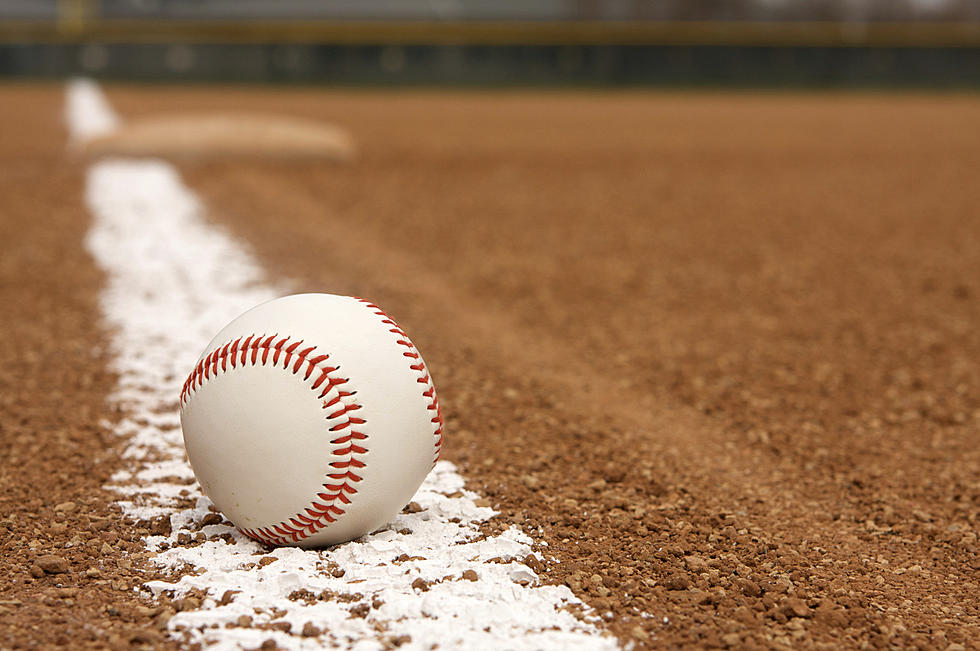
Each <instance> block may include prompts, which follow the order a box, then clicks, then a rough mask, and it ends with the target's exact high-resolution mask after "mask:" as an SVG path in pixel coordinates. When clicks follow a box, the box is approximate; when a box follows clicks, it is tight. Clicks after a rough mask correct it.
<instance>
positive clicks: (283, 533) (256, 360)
mask: <svg viewBox="0 0 980 651" xmlns="http://www.w3.org/2000/svg"><path fill="white" fill-rule="evenodd" d="M277 336H278V335H271V336H269V337H265V336H264V335H249V336H248V337H247V338H243V337H239V338H238V339H236V340H234V341H231V342H228V343H227V344H225V345H224V346H219V347H218V348H216V349H214V350H213V351H211V352H210V353H208V355H207V356H206V357H204V359H202V360H201V361H199V362H198V363H197V366H196V367H195V368H194V370H193V371H191V374H190V375H189V376H188V377H187V380H186V381H185V382H184V386H183V388H182V389H181V391H180V406H181V408H183V407H184V406H185V405H186V404H187V402H188V401H189V400H190V398H191V396H192V395H193V393H194V392H195V391H196V390H197V389H198V388H200V387H201V386H202V385H203V384H204V382H205V380H208V379H210V378H211V376H216V375H217V374H218V372H219V366H220V371H221V372H225V371H227V368H228V366H229V365H230V366H231V368H233V369H234V368H236V367H238V366H245V365H251V366H258V365H261V366H268V365H269V357H270V351H271V356H272V360H271V361H272V363H271V365H272V366H273V367H277V368H282V369H283V370H286V371H291V372H292V374H293V375H296V374H298V373H299V372H300V369H302V368H303V366H304V365H305V366H306V373H305V374H304V375H303V380H304V381H308V380H309V379H310V376H312V375H313V372H314V371H319V372H320V375H319V376H318V377H317V378H316V380H315V381H314V382H313V384H312V385H311V386H310V390H312V391H314V392H317V390H318V389H320V387H321V386H323V385H324V384H326V386H323V388H322V390H320V391H318V392H317V399H323V398H326V397H327V395H328V394H330V393H331V391H333V393H334V394H335V395H333V396H332V397H331V398H330V399H328V400H324V401H323V405H322V409H323V410H324V411H326V412H327V414H326V420H329V421H334V420H336V419H338V418H342V417H343V418H344V420H343V421H341V422H340V423H338V424H336V425H333V426H332V427H329V428H328V431H331V432H336V431H340V432H342V435H341V436H339V437H336V438H334V439H332V440H331V441H330V444H331V445H333V446H335V447H334V449H333V453H332V454H333V455H334V456H346V457H347V458H346V460H344V461H334V462H331V463H330V467H331V468H334V469H335V470H340V471H343V472H331V473H328V474H327V479H328V480H329V482H328V483H324V484H323V489H324V492H322V493H317V494H316V497H317V499H315V500H313V501H312V502H311V503H310V505H309V506H308V507H306V508H305V509H304V510H303V512H302V513H297V514H296V515H294V516H292V517H291V518H289V519H288V520H286V521H283V522H279V523H278V524H274V525H272V526H270V527H260V528H257V529H239V531H241V532H242V533H243V534H245V535H246V536H248V537H249V538H252V539H253V540H257V541H259V542H262V543H266V544H268V545H284V544H289V543H298V542H300V541H302V540H303V539H305V538H308V537H310V536H312V535H313V534H315V533H317V532H318V531H320V530H321V529H324V528H325V527H327V526H328V525H329V524H330V523H331V522H336V520H337V518H338V517H340V516H341V515H343V514H344V509H342V508H341V507H339V506H337V505H336V504H335V503H334V502H340V503H342V504H350V497H349V496H350V495H354V494H355V493H357V488H355V487H354V486H353V484H356V483H357V482H359V481H361V476H360V475H358V474H357V473H355V472H353V471H352V470H351V469H352V468H363V467H364V462H363V461H361V460H360V459H357V458H356V455H361V454H366V453H367V448H366V447H365V446H364V445H363V444H362V443H361V442H363V441H365V440H367V438H368V435H367V434H365V433H364V432H360V431H357V430H356V429H354V427H353V426H354V425H363V424H364V423H365V422H366V421H365V420H364V419H363V418H359V417H357V416H352V415H351V412H353V411H356V410H358V409H360V408H361V405H359V404H356V403H351V404H345V403H344V402H343V399H344V398H349V397H350V396H352V395H353V392H351V391H343V390H341V389H338V388H337V387H340V386H342V385H344V384H346V383H347V382H348V379H347V378H341V377H336V376H333V373H336V372H337V370H338V367H336V366H327V365H322V366H321V364H323V362H325V361H326V360H327V359H329V357H330V356H329V355H325V354H318V355H314V352H315V351H316V346H308V347H306V348H304V349H303V350H300V351H298V352H297V350H296V349H297V348H299V347H300V345H301V344H302V343H303V342H302V341H296V342H293V343H292V344H290V345H289V346H286V343H287V342H288V341H289V337H282V338H281V339H279V340H276V337H277ZM243 339H244V341H243ZM273 342H274V343H273ZM284 346H285V347H284ZM239 353H240V355H239ZM249 353H251V355H249ZM260 354H261V359H260ZM311 355H312V356H311ZM294 357H295V361H293V358H294ZM280 358H281V359H282V363H281V364H280V361H279V360H280ZM290 362H292V368H290ZM355 441H356V442H355Z"/></svg>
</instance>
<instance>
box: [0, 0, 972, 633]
mask: <svg viewBox="0 0 980 651" xmlns="http://www.w3.org/2000/svg"><path fill="white" fill-rule="evenodd" d="M110 4H111V3H110ZM66 29H67V28H66ZM372 29H373V28H372ZM566 29H570V27H568V26H566ZM59 34H61V32H59ZM59 38H60V37H59ZM65 38H68V36H65ZM963 47H966V46H965V45H964V46H963ZM178 115H179V116H194V115H200V116H210V117H205V118H204V122H201V123H197V122H195V120H194V119H193V118H186V117H185V118H181V120H180V129H181V136H180V139H179V141H178V140H175V139H172V138H171V137H170V136H167V135H163V136H153V134H154V133H158V134H159V133H163V134H167V133H170V132H169V131H168V130H167V129H162V130H157V129H155V128H154V127H153V121H154V120H155V119H163V120H164V122H165V123H166V124H168V125H171V124H172V122H170V121H167V120H168V118H167V116H178ZM228 115H238V116H241V115H247V116H252V117H250V118H249V120H259V121H261V120H262V119H263V118H262V117H261V116H271V117H270V118H269V119H271V120H274V121H275V124H276V125H277V126H276V129H274V130H270V131H268V132H267V133H265V134H264V135H263V136H262V138H261V141H262V148H263V150H262V151H259V150H257V149H255V148H251V147H249V146H247V145H250V144H254V141H248V129H245V130H237V129H230V130H229V129H225V130H222V135H221V138H222V145H221V146H220V147H214V148H211V147H209V146H208V145H207V144H206V141H205V140H199V139H197V138H196V136H195V133H196V132H195V129H198V128H204V127H202V126H201V125H202V124H207V125H212V126H213V125H214V124H216V123H219V122H222V120H223V118H222V117H220V116H228ZM215 116H217V117H215ZM978 117H980V96H977V95H976V94H975V93H972V92H962V93H932V92H922V91H910V90H889V91H876V92H868V91H854V92H826V91H818V90H809V91H800V90H793V91H790V90H787V91H785V92H778V93H773V92H762V91H755V90H740V91H730V90H729V91H722V90H712V89H699V90H691V89H616V90H612V89H603V88H563V89H560V90H547V91H545V90H541V89H534V88H509V89H506V90H502V89H483V90H472V89H451V88H428V87H426V88H404V87H403V88H399V89H379V88H338V87H324V86H295V87H286V86H279V85H254V84H253V85H245V84H242V85H230V84H226V85H190V84H156V85H139V84H133V83H126V82H119V81H117V82H96V81H93V80H88V79H75V80H70V81H65V80H61V81H57V82H55V81H45V82H38V81H10V80H7V81H4V82H3V83H2V84H0V124H2V125H3V128H2V132H0V134H2V135H0V166H2V167H0V243H2V245H0V246H2V248H0V251H2V255H0V297H2V299H3V305H4V309H3V310H2V312H0V314H2V317H0V319H2V322H0V323H2V331H3V336H2V337H0V360H2V364H0V453H2V458H3V463H2V465H0V533H2V534H4V535H3V536H0V551H2V553H0V576H2V577H3V578H2V579H0V650H5V649H27V648H59V647H63V648H113V649H117V648H119V649H125V648H153V649H157V648H159V649H195V648H216V649H257V648H262V649H273V648H283V649H320V648H337V649H393V648H404V649H434V648H440V649H445V648H454V649H474V648H475V649H564V648H574V649H597V650H599V649H601V650H606V649H647V648H739V649H740V648H745V649H755V648H758V649H763V648H765V649H769V648H779V649H837V648H917V649H942V650H948V651H956V650H957V649H961V650H965V649H971V648H977V646H978V640H980V601H978V599H977V594H978V591H980V556H978V542H977V537H978V534H980V519H978V517H980V300H978V297H980V228H978V221H977V219H978V216H980V213H978V206H980V184H978V183H976V180H975V177H976V172H977V170H978V169H980V129H977V125H978ZM293 121H295V122H293ZM134 124H136V125H140V126H139V134H140V135H139V139H138V140H139V145H140V147H143V146H145V147H146V149H145V150H144V149H133V148H132V147H131V146H130V145H126V147H125V148H124V149H121V150H111V149H107V148H106V147H107V146H108V144H107V143H113V142H123V143H132V142H135V141H134V140H131V139H130V136H129V135H127V131H126V130H127V128H130V127H131V126H132V125H134ZM148 124H149V125H150V127H149V128H147V127H146V125H148ZM250 124H251V122H250ZM296 125H300V126H302V128H303V129H310V130H311V131H310V133H325V134H331V138H334V137H335V138H336V142H340V143H342V144H343V155H338V153H337V150H335V149H332V148H330V147H326V146H324V147H323V151H314V149H315V148H312V147H310V146H309V143H305V144H304V143H302V142H300V141H302V140H303V137H298V138H294V137H293V136H290V137H289V138H285V139H284V140H281V141H280V140H276V138H275V136H274V135H269V134H272V133H273V132H275V133H290V134H295V133H298V132H296V131H294V130H293V127H295V126H296ZM168 128H169V127H168ZM207 129H211V126H209V127H207ZM239 131H241V134H240V135H241V137H242V138H244V139H245V140H246V141H247V142H245V145H243V146H242V147H239V143H235V142H230V141H229V140H226V139H231V140H234V139H235V138H237V137H239V133H238V132H239ZM154 137H156V138H158V141H156V142H154V141H153V138H154ZM317 142H318V143H319V142H320V141H319V140H318V141H317ZM323 142H327V140H326V139H324V140H323ZM331 142H332V141H331ZM181 143H191V144H189V145H188V147H189V149H186V150H184V149H183V145H181ZM229 143H230V144H229ZM318 146H319V145H318ZM269 147H272V148H273V149H274V150H276V151H273V152H266V151H264V149H265V148H269ZM291 147H295V148H296V150H295V151H292V150H291V149H290V148H291ZM175 150H176V151H175ZM242 151H247V155H242V153H241V152H242ZM292 154H295V155H292ZM283 297H287V298H283ZM355 297H370V299H366V298H355ZM379 305H380V306H383V307H384V309H383V310H382V308H381V307H378V306H379ZM256 306H259V307H256ZM406 333H409V334H410V335H411V339H409V338H408V335H407V334H406ZM209 342H211V343H209ZM416 346H417V348H416ZM202 351H203V353H202ZM419 351H423V352H424V354H425V361H424V362H423V361H422V357H421V353H420V352H419ZM436 387H438V397H437V394H436Z"/></svg>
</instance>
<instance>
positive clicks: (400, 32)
mask: <svg viewBox="0 0 980 651" xmlns="http://www.w3.org/2000/svg"><path fill="white" fill-rule="evenodd" d="M77 74H84V75H86V76H92V77H97V78H109V79H128V80H145V81H178V80H179V81H195V80H197V81H219V80H224V81H243V82H282V83H290V82H292V83H332V84H346V85H367V86H405V85H475V86H513V85H535V86H542V85H554V86H563V85H577V86H655V85H661V86H663V85H668V86H763V87H764V86H774V87H775V86H794V87H868V86H884V87H893V86H906V87H907V86H911V87H954V88H955V87H976V86H978V85H980V0H411V1H410V0H357V1H355V0H340V1H336V2H320V1H317V0H280V1H278V2H270V1H267V0H0V75H3V76H6V77H29V78H45V77H51V78H62V77H64V76H66V75H77Z"/></svg>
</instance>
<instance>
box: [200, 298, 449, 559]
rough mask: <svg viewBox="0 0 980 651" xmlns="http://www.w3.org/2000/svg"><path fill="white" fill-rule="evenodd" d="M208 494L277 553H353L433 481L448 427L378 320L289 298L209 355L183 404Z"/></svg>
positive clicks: (390, 325)
mask: <svg viewBox="0 0 980 651" xmlns="http://www.w3.org/2000/svg"><path fill="white" fill-rule="evenodd" d="M180 422H181V425H182V427H183V430H184V444H185V446H186V447H187V456H188V458H189V459H190V462H191V466H192V467H193V469H194V474H195V475H196V476H197V479H198V481H199V482H200V483H201V487H202V488H203V489H204V492H205V494H207V496H208V497H210V498H211V500H212V501H213V502H214V504H215V505H216V506H217V507H218V508H219V509H220V510H221V512H222V513H224V515H225V516H226V517H227V518H228V519H229V520H231V521H232V522H234V523H235V525H236V526H237V527H238V528H239V529H240V530H241V531H242V533H244V534H245V535H247V536H249V537H251V538H253V539H255V540H258V541H261V542H264V543H267V544H270V545H299V546H302V547H314V546H320V545H329V544H334V543H339V542H344V541H347V540H352V539H354V538H357V537H358V536H361V535H363V534H365V533H370V532H371V531H374V530H376V529H378V528H379V527H381V526H382V525H384V524H385V523H387V522H388V521H390V520H391V518H392V517H394V516H395V514H396V513H398V511H399V510H400V509H401V508H402V507H403V506H405V504H407V503H408V502H409V501H410V500H411V499H412V496H413V495H414V494H415V491H416V490H417V489H418V487H419V485H421V483H422V480H423V479H425V476H426V474H428V472H429V470H431V468H432V466H433V464H434V463H435V461H436V459H438V457H439V450H440V446H441V444H442V416H441V412H440V410H439V401H438V399H437V398H436V393H435V387H434V386H433V384H432V379H431V377H430V376H429V371H428V368H427V367H426V365H425V362H423V361H422V357H421V356H420V355H419V352H418V350H417V349H416V348H415V346H413V345H412V342H411V341H410V340H409V339H408V336H407V335H405V333H404V332H403V331H402V329H401V328H399V327H398V325H397V324H396V323H395V322H394V321H393V320H392V319H391V318H390V317H389V316H388V315H386V314H385V313H384V312H383V311H382V310H381V309H380V308H378V306H376V305H374V304H373V303H369V302H368V301H365V300H363V299H358V298H353V297H349V296H334V295H331V294H299V295H295V296H286V297H284V298H279V299H276V300H273V301H269V302H268V303H264V304H262V305H259V306H258V307H255V308H253V309H251V310H249V311H248V312H246V313H245V314H243V315H241V316H240V317H238V318H237V319H235V320H234V321H232V322H231V323H230V324H228V326H226V327H225V328H224V329H223V330H222V331H221V332H219V333H218V334H217V336H215V338H214V339H213V340H212V341H211V343H210V344H208V347H207V348H206V349H205V351H204V354H203V355H202V356H201V359H200V360H199V362H198V364H197V365H196V366H195V368H194V370H193V371H192V372H191V374H190V376H189V377H188V378H187V381H186V382H185V383H184V388H183V390H182V391H181V395H180Z"/></svg>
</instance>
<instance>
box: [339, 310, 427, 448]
mask: <svg viewBox="0 0 980 651" xmlns="http://www.w3.org/2000/svg"><path fill="white" fill-rule="evenodd" d="M354 298H356V299H357V300H359V301H360V302H361V303H363V304H364V305H366V306H367V307H368V308H370V309H371V311H372V312H374V313H375V314H376V315H377V316H380V317H381V323H383V324H385V325H386V326H389V328H388V332H390V333H392V334H394V335H396V336H397V339H396V340H395V343H396V344H398V345H399V346H402V347H404V348H407V349H408V350H406V351H405V352H403V353H402V355H403V356H405V357H408V358H409V359H413V360H418V363H417V364H410V365H409V368H410V369H412V370H413V371H415V372H416V373H417V374H418V375H419V377H418V379H417V380H416V382H418V383H419V384H424V385H425V391H423V392H422V397H423V398H425V399H426V400H427V401H428V405H427V406H426V409H428V410H429V411H435V412H436V413H435V415H434V416H433V417H432V420H431V422H432V425H433V431H432V436H433V438H434V439H435V441H434V444H435V456H434V458H433V460H432V465H435V463H436V461H438V460H439V455H440V453H441V452H442V428H443V425H444V422H443V419H442V409H441V408H440V407H439V397H438V396H437V395H436V387H435V385H434V384H432V378H431V377H429V371H428V370H427V369H426V368H425V363H424V362H423V361H422V356H421V355H419V352H418V350H417V349H416V348H415V346H414V345H412V342H411V341H410V340H409V338H408V335H407V334H405V332H404V331H403V330H402V329H401V328H400V327H399V326H398V324H397V323H395V320H394V319H392V318H391V317H390V316H388V314H387V313H385V311H384V310H382V309H381V308H380V307H378V306H377V305H375V304H374V303H372V302H371V301H368V300H365V299H363V298H360V297H358V296H355V297H354Z"/></svg>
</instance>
